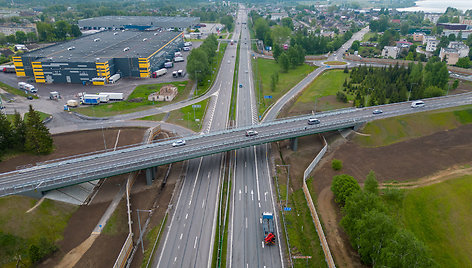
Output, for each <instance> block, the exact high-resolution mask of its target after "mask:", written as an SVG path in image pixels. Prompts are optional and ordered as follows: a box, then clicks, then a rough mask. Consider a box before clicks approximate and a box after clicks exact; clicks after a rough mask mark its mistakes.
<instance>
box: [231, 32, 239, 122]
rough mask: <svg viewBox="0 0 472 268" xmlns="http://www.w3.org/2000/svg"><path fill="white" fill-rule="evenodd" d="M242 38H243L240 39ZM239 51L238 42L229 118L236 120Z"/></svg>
mask: <svg viewBox="0 0 472 268" xmlns="http://www.w3.org/2000/svg"><path fill="white" fill-rule="evenodd" d="M240 40H241V39H240ZM239 51H240V45H239V42H238V46H237V50H236V63H235V65H234V73H233V88H232V89H231V104H230V105H231V106H230V112H229V120H235V118H236V104H237V99H238V95H237V94H238V74H239Z"/></svg>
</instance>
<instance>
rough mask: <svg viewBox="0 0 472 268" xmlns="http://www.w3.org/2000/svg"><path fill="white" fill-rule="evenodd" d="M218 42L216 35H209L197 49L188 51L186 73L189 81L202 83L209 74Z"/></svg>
mask: <svg viewBox="0 0 472 268" xmlns="http://www.w3.org/2000/svg"><path fill="white" fill-rule="evenodd" d="M217 48H218V40H217V38H216V35H214V34H211V35H209V36H208V37H207V38H206V39H205V40H204V41H203V43H202V44H201V45H200V47H198V48H194V49H192V50H191V51H190V54H189V55H188V59H187V73H188V74H189V76H190V79H193V80H195V79H196V80H197V81H203V78H204V77H205V76H207V75H210V74H211V64H212V62H213V61H214V60H215V56H216V49H217Z"/></svg>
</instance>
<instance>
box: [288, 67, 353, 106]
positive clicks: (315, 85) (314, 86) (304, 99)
mask: <svg viewBox="0 0 472 268" xmlns="http://www.w3.org/2000/svg"><path fill="white" fill-rule="evenodd" d="M346 78H349V74H346V73H344V72H343V70H330V71H326V72H324V73H323V74H321V75H320V76H318V77H317V78H316V79H315V80H314V81H313V82H312V83H311V84H310V85H309V86H308V87H307V88H306V89H305V90H304V91H303V93H302V94H301V95H300V97H299V98H298V99H297V101H296V102H295V103H294V104H293V105H292V107H291V108H290V110H289V115H298V114H306V113H309V112H311V111H312V110H313V109H314V107H315V100H316V110H317V111H325V110H333V109H340V108H345V107H351V106H352V104H351V103H349V102H348V103H343V102H340V101H337V100H336V97H335V96H336V93H337V92H338V91H341V90H342V89H343V83H344V80H345V79H346ZM347 97H348V100H352V99H353V98H354V97H353V96H351V95H347Z"/></svg>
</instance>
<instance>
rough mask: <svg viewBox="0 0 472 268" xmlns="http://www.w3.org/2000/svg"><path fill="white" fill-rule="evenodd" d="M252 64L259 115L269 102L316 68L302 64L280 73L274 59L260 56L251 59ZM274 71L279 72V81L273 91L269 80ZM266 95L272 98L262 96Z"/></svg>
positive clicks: (271, 102) (274, 100)
mask: <svg viewBox="0 0 472 268" xmlns="http://www.w3.org/2000/svg"><path fill="white" fill-rule="evenodd" d="M252 66H253V68H254V70H255V75H254V83H255V88H256V96H257V98H259V114H260V115H261V114H263V112H264V111H265V110H266V109H267V108H268V107H269V106H270V105H271V104H273V103H275V102H276V101H277V100H278V99H279V98H280V97H281V96H283V95H284V94H285V93H286V92H287V91H288V90H290V89H291V88H292V87H294V86H295V85H296V84H298V82H300V81H301V80H302V79H303V78H305V77H306V76H307V75H308V74H309V73H311V72H312V71H313V70H315V69H316V68H317V67H314V66H309V65H307V64H303V65H301V66H298V67H297V68H295V69H289V71H288V72H287V73H281V72H280V66H279V65H278V64H277V63H276V62H275V61H274V60H269V59H262V58H257V59H255V60H254V59H253V60H252ZM274 73H279V82H278V83H277V86H276V89H275V91H272V90H271V88H270V81H271V76H272V74H274ZM268 95H270V96H272V99H265V98H264V96H268Z"/></svg>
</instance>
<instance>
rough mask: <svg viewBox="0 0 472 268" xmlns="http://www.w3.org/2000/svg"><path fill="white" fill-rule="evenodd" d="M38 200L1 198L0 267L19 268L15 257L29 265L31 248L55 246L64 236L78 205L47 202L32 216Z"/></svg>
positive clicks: (12, 197) (15, 197)
mask: <svg viewBox="0 0 472 268" xmlns="http://www.w3.org/2000/svg"><path fill="white" fill-rule="evenodd" d="M36 201H37V200H35V199H33V198H29V197H23V196H8V197H2V198H0V266H3V265H6V264H9V265H8V266H11V267H15V265H14V264H15V263H16V262H15V261H14V257H16V256H18V255H21V257H22V261H23V263H29V262H30V260H29V255H28V253H29V249H30V246H31V245H37V246H39V247H40V246H42V245H44V243H45V242H46V245H48V246H51V245H53V244H54V243H55V242H56V241H59V240H61V239H62V233H63V231H64V228H65V227H66V225H67V222H68V220H69V218H70V216H71V215H72V213H73V212H74V211H75V210H76V209H77V206H73V205H69V204H66V203H61V202H55V201H51V200H49V199H45V200H44V201H43V202H42V204H41V205H40V206H39V207H37V208H36V209H35V210H34V211H32V212H30V213H25V212H26V211H27V210H28V209H30V208H31V207H33V206H34V204H35V203H36Z"/></svg>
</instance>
